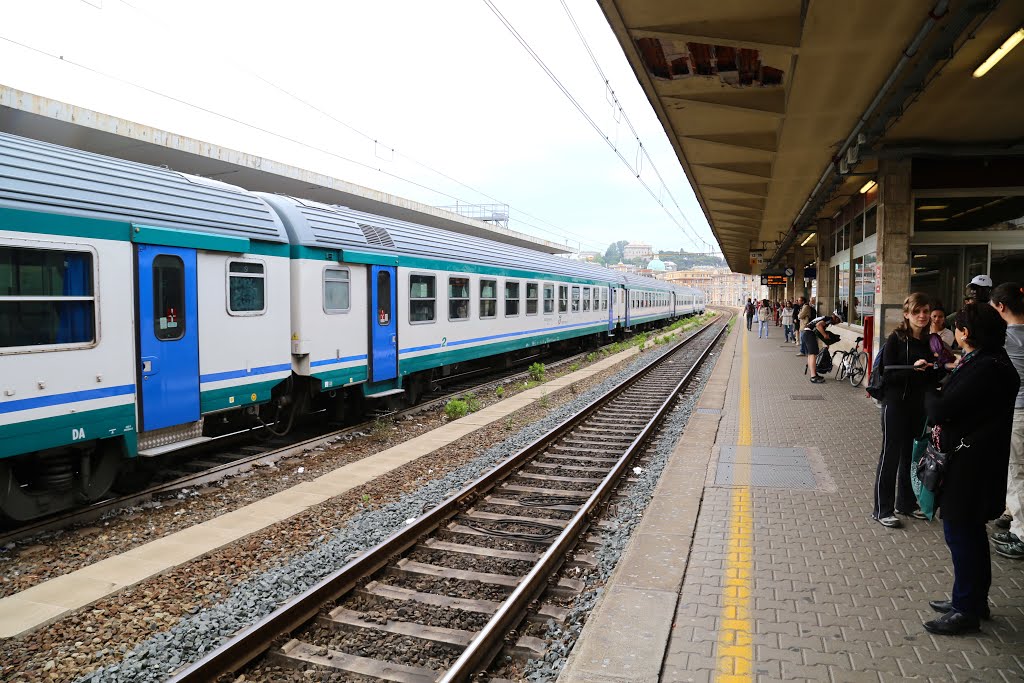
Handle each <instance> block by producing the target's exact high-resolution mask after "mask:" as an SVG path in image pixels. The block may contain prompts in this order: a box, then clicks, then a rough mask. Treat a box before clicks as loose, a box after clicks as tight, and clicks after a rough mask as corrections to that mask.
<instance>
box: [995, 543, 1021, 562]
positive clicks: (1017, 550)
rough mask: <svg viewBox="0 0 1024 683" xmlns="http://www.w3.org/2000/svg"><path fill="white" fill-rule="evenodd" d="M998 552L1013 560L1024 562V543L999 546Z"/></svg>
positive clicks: (997, 547)
mask: <svg viewBox="0 0 1024 683" xmlns="http://www.w3.org/2000/svg"><path fill="white" fill-rule="evenodd" d="M996 552H997V553H999V554H1000V555H1002V556H1003V557H1008V558H1010V559H1011V560H1024V542H1021V541H1017V542H1016V543H1007V544H1005V545H997V546H996Z"/></svg>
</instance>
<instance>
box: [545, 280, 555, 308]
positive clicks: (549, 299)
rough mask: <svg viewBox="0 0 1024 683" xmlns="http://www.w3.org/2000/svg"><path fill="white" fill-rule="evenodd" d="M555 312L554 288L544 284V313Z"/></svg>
mask: <svg viewBox="0 0 1024 683" xmlns="http://www.w3.org/2000/svg"><path fill="white" fill-rule="evenodd" d="M554 312H555V286H554V285H549V284H547V283H544V313H545V314H548V313H554Z"/></svg>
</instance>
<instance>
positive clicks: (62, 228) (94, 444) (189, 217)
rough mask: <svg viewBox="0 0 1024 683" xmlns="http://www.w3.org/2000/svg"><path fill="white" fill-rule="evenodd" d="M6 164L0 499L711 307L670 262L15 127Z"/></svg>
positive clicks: (55, 489) (0, 264)
mask: <svg viewBox="0 0 1024 683" xmlns="http://www.w3.org/2000/svg"><path fill="white" fill-rule="evenodd" d="M0 178H2V180H3V183H2V184H0V517H2V516H6V517H9V518H13V519H19V520H23V519H30V518H33V517H37V516H41V515H44V514H47V513H49V512H53V511H56V510H59V509H63V508H67V507H72V506H74V505H77V504H80V503H83V502H88V501H90V500H95V499H96V498H98V497H99V496H102V495H103V494H104V493H106V492H107V491H108V490H109V488H110V487H111V486H112V484H113V482H114V480H115V478H116V477H117V476H118V475H119V474H124V466H125V464H126V463H127V462H135V461H134V460H133V459H134V458H136V456H157V455H160V454H162V453H165V452H169V451H172V450H175V449H178V448H181V447H183V446H187V445H190V444H194V443H196V442H198V441H201V440H204V439H208V438H211V437H212V436H215V435H217V434H219V433H224V432H227V431H231V430H234V429H238V428H244V427H247V426H251V425H253V424H254V423H257V422H265V423H268V424H271V427H270V428H271V429H272V430H275V429H280V428H285V429H287V428H288V427H289V426H290V424H291V423H292V422H293V421H294V419H295V418H296V416H299V415H302V414H305V413H309V412H312V411H314V410H318V409H320V408H324V407H326V408H328V409H329V410H330V411H331V412H332V413H333V414H334V416H335V417H336V418H341V417H344V416H345V414H346V412H356V413H358V406H359V405H360V404H361V403H362V401H363V400H365V399H367V398H370V399H380V398H384V397H394V398H400V399H402V400H405V401H409V402H411V401H413V400H415V398H417V397H418V395H420V394H422V393H423V392H424V391H425V390H427V389H428V388H429V387H430V384H431V382H432V381H433V380H434V379H436V378H438V377H444V376H446V375H448V374H449V373H451V372H453V371H455V372H461V371H462V370H464V369H466V368H467V367H469V368H472V366H473V365H474V364H482V363H488V364H492V363H494V362H495V360H496V359H500V360H502V361H505V360H509V359H514V358H516V357H517V356H518V357H522V356H527V355H531V354H534V353H536V351H537V348H538V347H542V346H550V345H554V344H579V343H581V341H584V342H585V341H591V340H596V339H598V338H599V337H600V336H605V335H609V334H612V335H614V334H618V333H620V332H621V331H622V330H625V329H629V328H645V327H648V326H652V325H655V324H658V323H660V322H662V321H665V320H669V319H672V318H675V317H678V316H681V315H689V314H691V313H695V312H700V311H702V310H703V300H702V299H701V297H700V294H699V292H694V291H693V290H687V289H685V288H681V287H676V286H673V285H671V284H669V283H666V282H661V281H658V280H652V279H649V278H638V277H634V276H626V275H622V274H619V273H616V272H613V271H610V270H606V269H604V268H601V267H598V266H594V265H590V264H586V263H580V262H577V261H570V260H567V259H563V258H559V257H555V256H549V255H546V254H542V253H538V252H534V251H531V250H528V249H522V248H518V247H513V246H509V245H505V244H500V243H495V242H491V241H489V240H486V239H481V238H475V237H469V236H464V235H457V234H454V233H449V232H446V231H443V230H438V229H435V228H429V227H424V226H421V225H416V224H412V223H407V222H402V221H396V220H391V219H386V218H381V217H379V216H373V215H370V214H365V213H360V212H357V211H352V210H350V209H347V208H343V207H336V206H326V205H323V204H317V203H313V202H307V201H302V200H299V199H293V198H290V197H283V196H275V195H267V194H260V193H251V192H247V191H245V190H242V189H240V188H237V187H232V186H230V185H226V184H224V183H220V182H216V181H211V180H207V179H203V178H198V177H193V176H188V175H185V174H181V173H175V172H173V171H170V170H167V169H162V168H154V167H151V166H145V165H142V164H137V163H131V162H125V161H120V160H117V159H111V158H108V157H103V156H100V155H96V154H89V153H85V152H79V151H76V150H71V149H67V148H63V147H59V146H56V145H50V144H46V143H40V142H35V141H31V140H26V139H24V138H19V137H16V136H12V135H6V134H0ZM391 400H394V399H391Z"/></svg>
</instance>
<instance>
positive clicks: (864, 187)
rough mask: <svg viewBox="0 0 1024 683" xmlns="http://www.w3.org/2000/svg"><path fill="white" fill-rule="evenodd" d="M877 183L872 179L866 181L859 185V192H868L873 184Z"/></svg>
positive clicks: (873, 187) (872, 187)
mask: <svg viewBox="0 0 1024 683" xmlns="http://www.w3.org/2000/svg"><path fill="white" fill-rule="evenodd" d="M877 184H878V183H876V182H875V181H874V180H869V181H867V182H866V183H864V184H863V185H862V186H861V188H860V193H861V194H867V193H868V192H871V190H873V189H875V185H877Z"/></svg>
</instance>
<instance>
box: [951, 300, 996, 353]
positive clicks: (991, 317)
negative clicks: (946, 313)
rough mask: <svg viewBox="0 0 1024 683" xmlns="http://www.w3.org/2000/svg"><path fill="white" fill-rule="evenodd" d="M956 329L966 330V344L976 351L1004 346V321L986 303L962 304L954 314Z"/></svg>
mask: <svg viewBox="0 0 1024 683" xmlns="http://www.w3.org/2000/svg"><path fill="white" fill-rule="evenodd" d="M955 325H956V328H957V329H958V330H967V343H968V344H970V345H971V346H973V347H974V348H976V349H995V348H999V347H1001V346H1003V345H1005V344H1006V321H1004V320H1003V319H1002V317H1001V316H1000V315H999V313H998V312H997V311H996V309H994V308H992V307H991V306H989V305H988V304H987V303H975V304H964V307H963V308H961V309H960V310H959V311H958V312H957V314H956V322H955Z"/></svg>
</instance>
